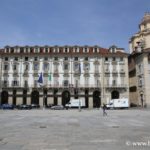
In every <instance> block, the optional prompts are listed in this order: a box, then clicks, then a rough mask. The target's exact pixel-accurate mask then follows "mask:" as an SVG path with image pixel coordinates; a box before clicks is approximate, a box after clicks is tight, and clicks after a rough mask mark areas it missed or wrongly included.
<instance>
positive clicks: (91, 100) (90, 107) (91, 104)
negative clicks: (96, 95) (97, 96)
mask: <svg viewBox="0 0 150 150" xmlns="http://www.w3.org/2000/svg"><path fill="white" fill-rule="evenodd" d="M89 109H93V97H89Z"/></svg>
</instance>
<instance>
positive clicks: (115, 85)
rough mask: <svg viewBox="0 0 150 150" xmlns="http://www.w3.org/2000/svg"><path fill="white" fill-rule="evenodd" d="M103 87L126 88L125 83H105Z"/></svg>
mask: <svg viewBox="0 0 150 150" xmlns="http://www.w3.org/2000/svg"><path fill="white" fill-rule="evenodd" d="M105 87H106V88H108V89H112V88H115V89H121V88H127V85H126V84H106V85H105Z"/></svg>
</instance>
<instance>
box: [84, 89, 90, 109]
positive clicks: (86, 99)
mask: <svg viewBox="0 0 150 150" xmlns="http://www.w3.org/2000/svg"><path fill="white" fill-rule="evenodd" d="M85 107H86V108H88V107H89V90H88V89H85Z"/></svg>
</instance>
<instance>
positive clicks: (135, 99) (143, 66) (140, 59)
mask: <svg viewBox="0 0 150 150" xmlns="http://www.w3.org/2000/svg"><path fill="white" fill-rule="evenodd" d="M139 28H140V31H139V32H138V33H136V34H135V35H133V36H132V37H131V39H130V41H129V45H130V53H131V54H130V56H129V85H130V102H131V103H132V104H133V105H140V106H150V13H146V14H145V16H144V17H143V19H142V21H141V23H140V25H139Z"/></svg>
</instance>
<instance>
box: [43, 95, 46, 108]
mask: <svg viewBox="0 0 150 150" xmlns="http://www.w3.org/2000/svg"><path fill="white" fill-rule="evenodd" d="M46 98H47V95H46V94H44V95H43V109H45V105H46Z"/></svg>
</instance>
